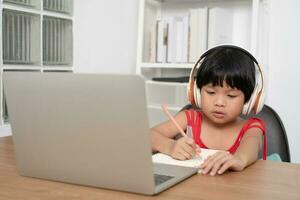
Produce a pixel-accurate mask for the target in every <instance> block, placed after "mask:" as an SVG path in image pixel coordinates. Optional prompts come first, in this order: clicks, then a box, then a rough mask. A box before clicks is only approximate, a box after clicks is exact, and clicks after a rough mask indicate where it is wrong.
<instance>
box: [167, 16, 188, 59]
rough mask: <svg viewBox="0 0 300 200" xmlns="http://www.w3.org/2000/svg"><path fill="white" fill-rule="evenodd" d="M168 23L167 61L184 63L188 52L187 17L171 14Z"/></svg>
mask: <svg viewBox="0 0 300 200" xmlns="http://www.w3.org/2000/svg"><path fill="white" fill-rule="evenodd" d="M167 23H168V48H167V62H168V63H186V62H187V54H188V49H187V46H188V17H187V16H183V17H181V16H172V17H169V18H168V20H167Z"/></svg>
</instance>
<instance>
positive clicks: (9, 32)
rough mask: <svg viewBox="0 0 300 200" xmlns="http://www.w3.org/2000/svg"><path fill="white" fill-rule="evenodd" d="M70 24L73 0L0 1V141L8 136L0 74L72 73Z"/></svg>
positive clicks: (0, 75) (8, 127) (0, 76)
mask: <svg viewBox="0 0 300 200" xmlns="http://www.w3.org/2000/svg"><path fill="white" fill-rule="evenodd" d="M49 19H50V20H52V21H50V22H49ZM5 20H6V21H5ZM46 20H48V21H47V22H48V24H47V23H45V21H46ZM55 20H56V21H55ZM72 23H73V0H55V1H53V0H0V27H1V28H0V137H1V136H4V135H8V134H11V133H10V125H9V123H8V121H7V120H8V119H7V113H6V109H5V97H4V92H3V81H2V80H3V77H2V76H3V73H4V72H5V71H35V72H37V73H43V72H51V71H61V72H72V71H73V62H72V54H73V50H72V49H73V48H72V43H73V42H72ZM5 24H6V25H5ZM44 30H46V31H44ZM50 31H51V33H50ZM5 37H8V38H9V39H6V40H5ZM65 41H67V42H65ZM43 43H45V45H44V44H43ZM47 51H49V55H50V58H47V57H46V56H45V55H44V53H45V52H47ZM51 53H52V54H51Z"/></svg>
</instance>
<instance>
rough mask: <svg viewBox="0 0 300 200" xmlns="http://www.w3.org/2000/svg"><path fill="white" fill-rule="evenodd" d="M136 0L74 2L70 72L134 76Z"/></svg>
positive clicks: (77, 0) (75, 0)
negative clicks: (131, 74) (72, 61)
mask: <svg viewBox="0 0 300 200" xmlns="http://www.w3.org/2000/svg"><path fill="white" fill-rule="evenodd" d="M138 2H139V1H138V0H129V1H128V0H127V1H124V0H110V1H107V0H87V1H83V0H74V14H75V15H74V21H75V23H74V70H75V71H77V72H97V73H135V65H136V43H137V20H138Z"/></svg>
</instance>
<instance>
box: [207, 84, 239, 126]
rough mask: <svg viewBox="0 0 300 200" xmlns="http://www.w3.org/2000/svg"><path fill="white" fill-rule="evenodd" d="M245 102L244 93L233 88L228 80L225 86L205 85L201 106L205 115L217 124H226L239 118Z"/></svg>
mask: <svg viewBox="0 0 300 200" xmlns="http://www.w3.org/2000/svg"><path fill="white" fill-rule="evenodd" d="M244 102H245V96H244V93H243V92H242V91H241V90H238V89H236V88H231V87H230V86H229V85H227V83H226V81H224V82H223V87H221V86H213V85H212V84H207V85H204V86H203V87H202V89H201V108H202V111H203V113H204V114H205V116H206V117H207V118H208V119H209V120H210V121H212V122H213V123H216V124H220V125H222V124H226V123H229V122H232V121H234V120H236V119H237V117H238V116H239V115H240V114H241V113H242V110H243V106H244Z"/></svg>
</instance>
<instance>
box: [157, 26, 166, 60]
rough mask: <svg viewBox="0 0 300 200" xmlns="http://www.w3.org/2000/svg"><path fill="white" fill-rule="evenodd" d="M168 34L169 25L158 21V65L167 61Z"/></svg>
mask: <svg viewBox="0 0 300 200" xmlns="http://www.w3.org/2000/svg"><path fill="white" fill-rule="evenodd" d="M167 33H168V26H167V23H166V22H165V21H164V20H158V21H157V28H156V36H157V37H156V62H158V63H165V62H166V61H167Z"/></svg>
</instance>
